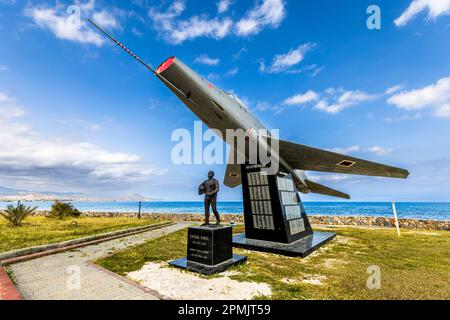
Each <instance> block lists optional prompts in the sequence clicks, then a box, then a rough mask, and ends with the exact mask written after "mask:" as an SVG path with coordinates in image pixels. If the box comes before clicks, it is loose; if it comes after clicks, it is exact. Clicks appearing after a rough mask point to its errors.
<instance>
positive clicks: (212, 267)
mask: <svg viewBox="0 0 450 320" xmlns="http://www.w3.org/2000/svg"><path fill="white" fill-rule="evenodd" d="M232 238H233V230H232V228H231V227H213V226H207V227H191V228H189V230H188V246H187V257H186V258H182V259H178V260H174V261H171V262H169V264H170V265H172V266H175V267H179V268H183V269H188V270H190V271H194V272H198V273H202V274H205V275H208V274H213V273H219V272H223V271H225V270H227V269H228V268H229V267H230V266H232V265H235V264H238V263H243V262H245V261H246V260H247V258H246V257H243V256H238V255H234V254H233V244H232Z"/></svg>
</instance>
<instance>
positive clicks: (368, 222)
mask: <svg viewBox="0 0 450 320" xmlns="http://www.w3.org/2000/svg"><path fill="white" fill-rule="evenodd" d="M47 214H48V213H47V212H45V211H42V212H38V215H47ZM83 215H84V216H87V217H111V218H113V217H130V218H136V217H137V213H118V212H85V213H83ZM308 217H309V220H310V222H311V224H314V225H339V226H379V227H389V228H393V227H394V219H393V218H384V217H344V216H316V215H309V216H308ZM142 218H144V219H145V218H152V219H153V218H157V219H161V220H166V221H194V222H202V221H203V219H204V216H203V215H202V214H192V213H184V214H183V213H182V214H174V213H151V214H148V213H143V214H142ZM222 219H223V222H226V223H229V222H234V223H243V222H244V216H243V215H237V214H225V215H222ZM213 220H214V217H212V221H213ZM399 225H400V228H404V229H423V230H447V231H450V221H435V220H417V219H399Z"/></svg>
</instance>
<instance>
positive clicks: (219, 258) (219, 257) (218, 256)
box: [187, 227, 233, 266]
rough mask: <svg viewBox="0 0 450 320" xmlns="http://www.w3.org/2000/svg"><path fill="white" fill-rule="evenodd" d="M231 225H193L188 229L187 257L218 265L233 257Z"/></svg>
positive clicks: (191, 259)
mask: <svg viewBox="0 0 450 320" xmlns="http://www.w3.org/2000/svg"><path fill="white" fill-rule="evenodd" d="M232 238H233V230H232V228H231V227H218V228H210V227H192V228H189V231H188V252H187V259H188V261H191V262H196V263H201V264H205V265H210V266H213V265H216V264H220V263H223V262H225V261H227V260H231V259H232V258H233V245H232Z"/></svg>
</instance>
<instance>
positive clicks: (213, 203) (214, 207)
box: [211, 196, 220, 224]
mask: <svg viewBox="0 0 450 320" xmlns="http://www.w3.org/2000/svg"><path fill="white" fill-rule="evenodd" d="M211 206H212V209H213V212H214V216H215V217H216V221H217V224H220V215H219V211H217V196H215V197H212V198H211Z"/></svg>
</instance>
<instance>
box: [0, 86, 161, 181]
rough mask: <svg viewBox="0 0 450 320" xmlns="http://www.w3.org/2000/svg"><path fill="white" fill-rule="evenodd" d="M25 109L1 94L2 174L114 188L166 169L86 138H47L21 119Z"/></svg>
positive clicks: (11, 177) (18, 178) (6, 178)
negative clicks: (96, 143)
mask: <svg viewBox="0 0 450 320" xmlns="http://www.w3.org/2000/svg"><path fill="white" fill-rule="evenodd" d="M24 115H25V112H24V109H23V108H22V107H20V106H18V105H17V103H16V101H15V99H13V98H11V97H9V96H8V95H7V94H5V93H0V178H1V180H2V181H15V182H17V181H19V182H20V181H22V182H30V181H31V182H34V183H38V184H41V185H42V184H45V185H47V186H49V187H52V186H55V185H56V184H58V185H63V186H75V185H77V186H101V185H108V184H111V183H114V184H115V185H116V186H120V185H126V184H129V183H135V182H144V181H147V180H148V179H149V178H151V177H152V176H157V175H161V174H163V173H164V172H161V171H158V170H156V169H154V168H153V167H152V166H150V165H148V164H146V163H143V162H141V160H140V157H139V156H138V155H135V154H130V153H123V152H110V151H107V150H105V149H103V148H102V147H100V146H97V145H95V144H92V143H88V142H79V141H67V140H66V139H63V138H60V137H58V138H44V137H42V136H40V135H39V134H38V133H35V132H33V131H32V128H31V127H30V126H29V125H28V124H27V123H25V122H24V121H23V119H22V118H23V117H24Z"/></svg>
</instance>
